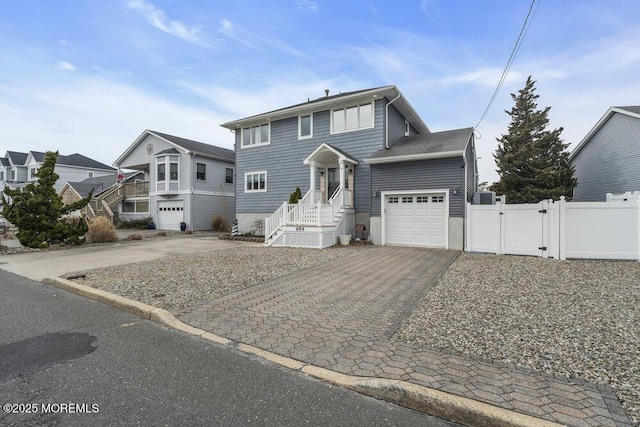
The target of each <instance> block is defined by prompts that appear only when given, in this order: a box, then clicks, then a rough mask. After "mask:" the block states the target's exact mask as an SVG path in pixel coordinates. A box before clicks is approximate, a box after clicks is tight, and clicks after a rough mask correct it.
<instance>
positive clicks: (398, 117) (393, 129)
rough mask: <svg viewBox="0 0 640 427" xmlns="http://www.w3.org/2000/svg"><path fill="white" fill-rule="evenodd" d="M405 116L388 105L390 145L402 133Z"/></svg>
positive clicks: (402, 134) (400, 137)
mask: <svg viewBox="0 0 640 427" xmlns="http://www.w3.org/2000/svg"><path fill="white" fill-rule="evenodd" d="M404 125H405V118H404V116H403V115H402V114H400V112H399V111H398V110H397V109H396V107H394V106H393V104H391V105H389V146H392V145H393V144H395V143H396V142H398V141H399V140H400V139H402V138H403V137H404V136H405V135H404Z"/></svg>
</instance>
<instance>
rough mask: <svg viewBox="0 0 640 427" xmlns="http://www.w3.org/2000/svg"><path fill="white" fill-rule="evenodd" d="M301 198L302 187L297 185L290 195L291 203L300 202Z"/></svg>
mask: <svg viewBox="0 0 640 427" xmlns="http://www.w3.org/2000/svg"><path fill="white" fill-rule="evenodd" d="M300 199H302V191H300V187H296V190H295V191H294V192H293V193H291V195H290V196H289V204H293V203H298V200H300Z"/></svg>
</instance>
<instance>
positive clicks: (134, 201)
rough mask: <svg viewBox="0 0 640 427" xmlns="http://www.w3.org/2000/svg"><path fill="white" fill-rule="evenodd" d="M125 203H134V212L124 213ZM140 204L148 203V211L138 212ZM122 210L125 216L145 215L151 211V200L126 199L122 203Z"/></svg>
mask: <svg viewBox="0 0 640 427" xmlns="http://www.w3.org/2000/svg"><path fill="white" fill-rule="evenodd" d="M125 202H133V212H124V203H125ZM138 202H147V210H146V211H138ZM121 208H122V209H123V210H122V213H124V214H144V213H149V212H150V211H151V202H150V201H149V198H148V197H146V198H137V199H129V198H127V199H124V200H123V201H122V206H121Z"/></svg>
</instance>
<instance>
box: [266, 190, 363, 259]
mask: <svg viewBox="0 0 640 427" xmlns="http://www.w3.org/2000/svg"><path fill="white" fill-rule="evenodd" d="M351 200H352V194H351V190H349V189H343V188H341V187H340V188H338V189H337V190H336V191H335V193H334V194H333V196H332V197H331V198H330V199H329V203H321V202H320V194H319V193H318V192H317V191H314V190H309V191H308V192H307V194H305V196H304V197H303V198H302V199H301V200H300V202H299V203H293V204H292V203H287V202H285V203H283V204H282V205H281V206H280V207H279V208H278V210H276V211H275V212H274V213H273V215H271V216H270V217H268V218H267V219H266V220H265V244H266V245H267V246H288V247H296V248H319V249H322V248H327V247H329V246H333V245H335V244H336V242H337V241H338V236H339V235H341V234H351V231H352V230H353V226H354V216H355V210H354V209H353V207H352V203H351Z"/></svg>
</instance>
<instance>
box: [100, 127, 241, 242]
mask: <svg viewBox="0 0 640 427" xmlns="http://www.w3.org/2000/svg"><path fill="white" fill-rule="evenodd" d="M114 166H116V167H117V168H119V169H128V170H136V171H140V172H142V173H143V174H144V175H143V176H144V186H145V187H144V188H145V190H144V191H142V190H141V189H142V188H143V187H142V183H137V184H136V183H128V184H126V185H124V186H123V188H124V190H125V191H124V192H120V193H118V194H116V193H114V195H113V196H110V198H109V199H108V200H106V201H105V203H106V204H107V205H109V207H110V209H111V210H114V209H115V211H114V213H115V212H117V213H118V215H119V217H120V218H121V219H134V218H140V217H148V216H150V217H152V218H153V220H154V222H155V224H156V228H158V229H165V230H179V229H180V223H181V222H185V223H186V225H187V227H188V228H189V229H192V230H209V229H211V228H212V225H211V220H212V218H213V216H214V215H219V216H221V217H223V218H225V219H226V220H227V221H228V222H229V223H230V221H231V220H232V219H233V215H234V212H235V206H236V204H235V193H234V186H235V155H234V152H233V150H229V149H226V148H221V147H216V146H214V145H209V144H205V143H202V142H198V141H192V140H190V139H185V138H180V137H177V136H173V135H168V134H165V133H161V132H156V131H152V130H145V131H144V132H143V133H142V134H141V135H140V136H139V137H138V138H137V139H136V140H135V141H134V142H133V144H131V146H129V148H127V149H126V150H125V152H124V153H123V154H122V155H121V156H120V157H118V159H117V160H116V161H115V163H114ZM129 190H131V191H129Z"/></svg>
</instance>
